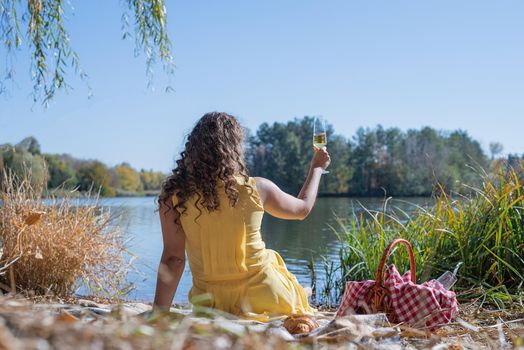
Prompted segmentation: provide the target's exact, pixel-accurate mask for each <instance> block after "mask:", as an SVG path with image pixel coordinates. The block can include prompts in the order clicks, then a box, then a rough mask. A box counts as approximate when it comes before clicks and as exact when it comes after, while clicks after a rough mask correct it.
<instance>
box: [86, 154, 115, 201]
mask: <svg viewBox="0 0 524 350" xmlns="http://www.w3.org/2000/svg"><path fill="white" fill-rule="evenodd" d="M77 178H78V189H79V190H80V191H90V190H94V191H98V190H100V194H101V195H102V196H109V197H112V196H114V195H115V194H116V191H115V189H114V188H113V187H112V186H111V173H110V172H109V169H108V168H107V166H105V165H104V164H103V163H101V162H99V161H97V160H95V161H92V162H88V163H86V164H82V165H81V166H80V168H79V169H78V172H77Z"/></svg>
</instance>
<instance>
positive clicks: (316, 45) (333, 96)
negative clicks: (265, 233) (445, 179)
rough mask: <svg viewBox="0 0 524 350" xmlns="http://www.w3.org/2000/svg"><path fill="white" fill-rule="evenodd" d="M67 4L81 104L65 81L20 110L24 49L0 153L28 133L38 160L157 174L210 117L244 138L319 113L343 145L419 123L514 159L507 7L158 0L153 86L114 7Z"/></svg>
mask: <svg viewBox="0 0 524 350" xmlns="http://www.w3.org/2000/svg"><path fill="white" fill-rule="evenodd" d="M72 3H73V5H74V10H73V11H68V16H67V17H68V18H67V22H66V26H67V28H68V29H69V31H70V37H71V45H72V47H73V48H74V49H75V50H76V51H77V53H78V55H79V57H80V63H81V65H82V67H83V69H84V70H85V71H86V72H87V74H88V75H89V77H90V78H89V84H90V86H91V88H92V91H93V97H92V98H88V89H87V88H86V86H85V84H84V83H83V82H82V81H80V80H79V79H78V78H77V77H75V75H74V73H73V72H69V74H68V78H69V81H70V83H71V84H72V85H73V87H74V89H73V90H71V91H69V92H62V93H59V94H58V96H57V97H56V98H55V99H54V100H53V102H52V104H51V105H50V106H49V107H47V108H44V107H42V106H41V105H40V104H34V103H33V102H32V98H31V96H30V93H31V89H32V87H31V86H32V85H31V84H32V83H31V81H30V78H29V77H30V75H29V60H28V51H27V50H26V49H22V50H20V51H18V52H16V53H15V56H14V59H13V62H15V63H14V67H15V69H16V75H15V84H13V85H11V86H10V89H9V92H8V94H6V95H3V96H0V144H2V143H6V142H8V143H17V142H19V141H20V140H21V139H23V138H24V137H26V136H30V135H32V136H35V137H36V138H37V139H38V140H39V141H40V143H41V147H42V151H43V152H49V153H69V154H71V155H73V156H75V157H78V158H84V159H100V160H102V161H103V162H105V163H107V164H108V165H115V164H118V163H121V162H123V161H126V162H129V163H130V164H131V165H133V166H134V167H136V168H138V169H140V168H144V169H155V170H161V171H166V172H167V171H168V170H169V169H171V167H172V166H173V159H174V157H176V154H177V153H178V152H180V151H181V147H182V145H183V141H184V137H185V135H186V134H187V133H188V132H189V131H190V130H191V128H192V126H193V125H194V123H195V122H196V121H197V120H198V118H200V117H201V116H202V115H203V114H204V113H206V112H208V111H215V110H216V111H225V112H228V113H231V114H233V115H235V116H237V117H238V118H239V119H240V121H241V122H242V123H243V124H244V125H245V126H246V127H248V128H250V129H251V130H253V131H254V130H256V128H257V127H258V126H259V125H260V124H261V123H262V122H268V123H273V122H285V121H288V120H292V119H293V118H299V117H302V116H304V115H323V116H324V117H325V118H326V119H327V121H328V122H330V123H331V124H333V125H334V128H335V131H336V133H338V134H342V135H345V136H347V137H351V136H352V135H353V134H354V133H355V131H356V130H357V128H358V127H361V126H362V127H374V126H376V125H377V124H381V125H383V126H385V127H391V126H397V127H400V128H401V129H404V130H406V129H408V128H420V127H423V126H431V127H435V128H438V129H445V130H455V129H463V130H466V131H468V133H469V134H470V135H471V136H472V137H474V138H475V139H477V140H479V141H480V142H481V144H482V146H483V147H484V148H485V150H486V152H487V150H488V145H489V143H490V142H492V141H498V142H501V143H502V144H503V145H504V147H505V148H504V149H505V152H506V153H507V152H511V153H519V154H521V153H524V137H523V136H522V135H523V134H524V132H523V129H524V40H523V38H524V21H523V20H522V18H523V15H524V1H521V0H514V1H509V0H501V1H485V0H473V1H469V0H461V1H456V0H427V1H418V0H410V1H408V0H395V1H390V0H383V1H379V0H360V1H356V0H330V1H312V0H286V1H282V0H252V1H245V0H237V1H233V0H207V1H204V0H191V1H170V0H166V6H167V10H168V22H167V23H168V28H169V35H170V37H171V40H172V43H173V55H174V60H175V64H176V69H175V73H174V75H173V76H172V77H166V76H165V75H164V74H163V73H162V70H161V67H160V66H158V67H157V68H156V73H155V78H154V81H153V83H154V86H155V88H154V89H150V88H148V87H147V78H146V75H145V68H146V67H145V62H144V57H143V55H142V56H139V57H135V56H134V42H133V40H122V38H121V37H122V29H121V25H122V23H121V20H120V18H121V15H122V7H121V3H122V1H117V0H114V1H107V0H105V1H103V0H91V1H79V0H76V1H72ZM5 57H6V51H5V49H4V48H3V47H0V62H2V64H3V65H5V62H6V59H5ZM0 68H1V69H2V70H3V68H4V67H3V66H0ZM167 84H170V85H171V86H172V87H173V88H174V91H173V92H170V93H166V92H165V89H164V88H165V86H166V85H167Z"/></svg>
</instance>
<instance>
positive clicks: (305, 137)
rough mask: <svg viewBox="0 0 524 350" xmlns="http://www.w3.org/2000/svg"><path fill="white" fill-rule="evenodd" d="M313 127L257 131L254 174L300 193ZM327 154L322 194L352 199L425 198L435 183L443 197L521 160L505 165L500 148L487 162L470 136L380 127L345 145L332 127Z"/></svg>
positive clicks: (299, 123)
mask: <svg viewBox="0 0 524 350" xmlns="http://www.w3.org/2000/svg"><path fill="white" fill-rule="evenodd" d="M312 125H313V118H310V117H304V118H302V119H295V120H293V121H289V122H287V123H273V124H272V125H269V124H267V123H264V124H262V125H260V127H259V128H258V130H257V131H256V134H255V135H251V136H250V137H249V140H248V144H249V146H248V152H247V160H248V166H249V169H250V171H251V173H252V174H256V175H258V176H263V177H267V178H269V179H271V180H273V181H274V182H275V183H276V184H278V185H279V186H281V187H282V188H283V189H284V190H286V191H288V192H291V193H298V191H299V190H300V186H301V185H302V181H303V180H304V179H305V177H306V173H307V171H308V167H309V162H310V161H311V156H312V147H313V143H312V142H313V135H312V130H313V126H312ZM327 149H328V151H329V153H330V155H331V159H332V162H331V166H330V168H329V171H330V173H329V174H327V175H324V176H323V180H322V184H321V189H320V191H321V192H322V193H324V194H339V195H354V196H383V195H384V194H385V193H387V194H388V195H395V196H427V195H431V194H432V193H433V192H434V190H435V189H436V185H437V184H439V185H441V186H442V188H443V189H444V190H446V191H458V192H467V188H465V187H464V186H463V184H465V183H466V184H468V185H470V186H475V185H476V184H478V183H479V182H480V181H481V177H480V176H479V173H478V172H479V171H487V172H489V171H493V170H494V168H495V167H496V166H497V164H502V163H504V164H508V161H509V163H511V162H522V161H523V160H524V156H521V157H519V156H516V155H513V156H510V157H509V159H506V160H505V161H504V162H503V161H502V160H500V159H498V158H497V157H498V156H499V155H500V154H501V153H502V145H501V144H500V143H492V144H490V152H491V155H490V156H489V157H488V156H487V155H486V154H485V153H484V151H483V149H482V147H481V146H480V144H479V142H478V141H476V140H473V139H472V138H471V137H470V136H469V135H468V134H467V132H465V131H462V130H457V131H451V132H449V131H440V130H435V129H432V128H430V127H425V128H422V129H420V130H408V131H402V130H400V129H399V128H387V129H386V128H383V127H382V126H380V125H379V126H377V127H375V128H372V129H370V128H360V129H358V131H357V133H356V134H355V135H354V136H353V137H352V138H351V139H348V138H346V137H344V136H342V135H338V134H336V133H335V131H334V129H333V127H332V126H329V127H328V144H327Z"/></svg>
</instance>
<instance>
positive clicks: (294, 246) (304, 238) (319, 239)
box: [101, 197, 427, 303]
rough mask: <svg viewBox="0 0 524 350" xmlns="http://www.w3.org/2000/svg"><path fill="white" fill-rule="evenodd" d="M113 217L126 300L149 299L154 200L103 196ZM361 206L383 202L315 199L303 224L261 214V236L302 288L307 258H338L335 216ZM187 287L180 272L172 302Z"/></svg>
mask: <svg viewBox="0 0 524 350" xmlns="http://www.w3.org/2000/svg"><path fill="white" fill-rule="evenodd" d="M408 201H409V202H413V203H416V204H418V205H427V203H426V202H427V199H424V198H410V199H409V200H408ZM101 204H102V205H103V206H107V207H109V208H110V209H111V211H112V212H113V213H116V214H117V215H118V222H119V223H120V225H122V229H123V230H124V231H125V233H126V237H128V238H129V239H130V242H129V250H130V251H131V253H132V254H133V255H135V256H136V257H137V260H136V264H135V266H136V269H137V270H138V271H136V272H134V273H131V274H130V280H131V281H132V282H133V283H134V284H135V285H136V288H135V290H134V291H133V292H131V294H130V295H129V297H130V298H133V299H139V300H144V301H152V300H153V297H154V293H155V283H156V269H157V266H158V261H159V259H160V255H161V253H162V233H161V231H160V222H159V219H158V213H157V212H155V208H156V206H155V198H153V197H131V198H107V199H103V200H101ZM361 204H362V205H363V206H365V207H366V208H368V209H372V210H376V209H379V208H381V207H382V206H383V200H381V199H376V198H372V199H370V198H364V199H358V200H356V199H352V198H319V199H318V200H317V202H316V205H315V208H314V209H313V211H312V212H311V213H310V215H309V217H308V218H307V219H306V220H304V221H286V220H280V219H276V218H273V217H271V216H269V215H267V214H266V215H265V217H264V220H263V222H262V237H263V238H264V241H265V242H266V246H267V247H268V248H271V249H274V250H276V251H278V252H279V253H280V254H281V255H282V257H283V258H284V260H285V261H286V264H287V267H288V269H289V270H290V271H291V272H293V273H294V274H295V275H296V276H297V278H298V280H299V281H300V283H301V284H302V285H310V284H311V280H310V276H309V272H308V268H307V263H308V261H309V260H310V259H311V258H313V260H314V261H315V264H316V265H317V266H320V265H318V264H321V255H329V256H332V257H333V259H334V258H336V256H337V255H338V241H337V239H336V237H335V235H334V234H333V232H332V230H331V229H330V226H334V227H336V226H337V224H336V219H335V218H336V216H338V217H342V218H346V217H348V216H349V215H354V214H358V213H359V212H360V211H361V210H362V207H361ZM393 204H394V205H395V206H397V207H400V208H401V209H402V210H405V211H408V212H409V211H410V210H411V209H412V208H413V205H410V204H408V203H406V202H404V201H399V200H396V201H394V202H393ZM322 271H323V270H322V269H319V268H317V278H319V279H321V278H322ZM190 288H191V272H190V271H189V266H188V264H186V270H185V271H184V274H183V276H182V280H181V281H180V285H179V288H178V290H177V293H176V295H175V302H177V303H187V294H188V292H189V289H190Z"/></svg>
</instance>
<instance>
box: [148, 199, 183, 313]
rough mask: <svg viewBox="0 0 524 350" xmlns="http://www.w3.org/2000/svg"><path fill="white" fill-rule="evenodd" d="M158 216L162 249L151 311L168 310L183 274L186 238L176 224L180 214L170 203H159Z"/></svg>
mask: <svg viewBox="0 0 524 350" xmlns="http://www.w3.org/2000/svg"><path fill="white" fill-rule="evenodd" d="M159 214H160V224H161V226H162V238H163V242H164V249H163V251H162V257H161V258H160V264H159V266H158V274H157V282H156V292H155V301H154V303H153V310H169V308H170V307H171V303H172V302H173V297H174V296H175V292H176V290H177V287H178V283H179V282H180V278H181V277H182V273H183V272H184V267H185V263H186V251H185V244H186V237H185V233H184V230H183V229H182V226H181V225H180V224H178V223H176V221H177V220H178V217H179V215H180V214H179V213H178V212H177V211H176V210H174V209H173V205H172V204H171V203H168V204H166V203H161V204H160V210H159Z"/></svg>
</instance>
